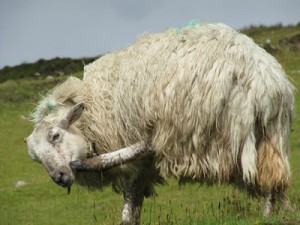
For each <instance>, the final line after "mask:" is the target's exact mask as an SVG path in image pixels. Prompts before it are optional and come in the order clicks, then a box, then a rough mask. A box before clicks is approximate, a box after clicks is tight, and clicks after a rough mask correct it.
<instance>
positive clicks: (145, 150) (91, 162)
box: [70, 141, 153, 172]
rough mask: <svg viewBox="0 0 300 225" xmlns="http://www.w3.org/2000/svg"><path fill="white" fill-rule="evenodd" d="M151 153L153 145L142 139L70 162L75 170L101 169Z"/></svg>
mask: <svg viewBox="0 0 300 225" xmlns="http://www.w3.org/2000/svg"><path fill="white" fill-rule="evenodd" d="M152 154H153V147H152V145H150V144H149V143H146V142H144V141H141V142H138V143H136V144H134V145H131V146H129V147H126V148H122V149H120V150H117V151H114V152H110V153H105V154H101V155H99V156H96V157H94V158H88V159H84V160H76V161H72V162H70V166H71V168H72V169H74V170H77V171H95V172H96V171H101V170H105V169H110V168H113V167H116V166H120V165H123V164H126V163H129V162H132V161H135V160H138V159H141V158H145V157H147V156H150V155H152Z"/></svg>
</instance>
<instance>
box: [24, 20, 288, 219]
mask: <svg viewBox="0 0 300 225" xmlns="http://www.w3.org/2000/svg"><path fill="white" fill-rule="evenodd" d="M293 114H294V87H293V86H292V85H291V84H290V82H289V81H288V79H287V77H286V75H285V73H284V71H283V69H282V67H281V66H280V65H279V63H278V62H277V61H276V60H275V58H274V57H272V56H271V55H269V54H268V53H267V52H266V51H265V50H263V49H262V48H260V47H259V46H258V45H256V44H255V43H254V42H253V41H252V40H251V39H250V38H248V37H246V36H245V35H243V34H240V33H238V32H236V31H234V30H233V29H231V28H229V27H227V26H225V25H222V24H205V25H204V24H203V25H201V24H193V26H188V27H184V28H181V29H169V30H167V31H165V32H162V33H157V34H147V35H144V36H142V37H140V38H139V39H138V41H137V43H135V44H134V45H132V46H129V47H127V48H124V49H121V50H119V51H116V52H113V53H110V54H107V55H105V56H103V57H101V58H99V59H98V60H96V61H95V62H93V63H91V64H90V65H88V66H86V67H85V68H84V77H83V79H82V80H80V79H77V78H69V79H68V80H66V81H65V82H64V83H62V84H61V85H59V86H57V87H56V88H54V89H53V90H52V91H51V92H50V93H49V95H47V96H46V97H45V98H44V99H43V100H42V101H41V102H40V103H39V105H38V106H37V108H36V110H35V112H34V114H33V117H34V121H35V128H34V131H33V133H32V134H31V135H30V136H29V138H28V139H27V142H28V146H29V154H30V155H31V157H32V158H33V159H34V160H36V161H38V162H41V163H42V164H43V165H44V166H45V167H46V169H47V170H48V172H49V175H50V176H51V178H52V179H53V180H54V181H55V182H56V183H58V184H59V185H61V186H64V187H68V188H69V187H70V186H71V185H72V183H73V181H74V179H75V177H76V180H77V182H78V183H79V184H81V185H84V186H87V187H89V188H91V189H93V188H99V187H101V186H102V185H106V184H108V183H112V184H113V187H114V188H115V189H116V190H117V191H119V192H121V193H123V195H124V209H123V213H122V221H123V223H124V224H132V223H134V224H139V218H140V209H141V207H142V203H143V199H144V197H148V196H151V195H152V194H153V193H154V188H153V185H154V184H156V183H162V182H163V178H165V177H167V176H175V177H177V178H184V179H191V180H194V181H199V182H208V183H215V182H216V183H234V184H236V185H238V186H239V187H244V188H245V189H247V190H249V191H250V192H251V193H254V194H260V195H262V196H264V197H265V209H264V210H265V211H264V212H265V214H270V213H271V209H272V204H274V203H275V200H276V199H279V200H281V202H282V203H283V205H284V207H288V199H287V197H286V196H285V194H284V193H285V190H286V188H287V187H288V185H289V183H290V179H291V172H290V164H289V133H290V128H291V123H292V120H293ZM118 149H121V150H118ZM117 150H118V151H117ZM95 155H98V156H95ZM90 157H92V158H90ZM70 163H71V165H72V168H71V167H70ZM74 169H77V170H78V171H77V172H75V170H74ZM79 171H81V172H79ZM84 171H85V172H84Z"/></svg>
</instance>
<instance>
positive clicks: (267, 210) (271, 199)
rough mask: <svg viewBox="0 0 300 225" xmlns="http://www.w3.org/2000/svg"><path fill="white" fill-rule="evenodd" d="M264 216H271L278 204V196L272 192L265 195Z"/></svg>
mask: <svg viewBox="0 0 300 225" xmlns="http://www.w3.org/2000/svg"><path fill="white" fill-rule="evenodd" d="M264 200H265V204H264V215H265V216H270V215H271V214H272V212H273V210H274V207H275V204H276V196H275V193H274V192H272V191H269V192H266V193H265V195H264Z"/></svg>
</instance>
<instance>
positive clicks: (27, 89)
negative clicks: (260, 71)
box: [0, 26, 300, 225]
mask: <svg viewBox="0 0 300 225" xmlns="http://www.w3.org/2000/svg"><path fill="white" fill-rule="evenodd" d="M242 32H243V33H245V34H247V35H249V36H251V37H253V39H254V40H255V41H256V42H257V43H258V44H259V45H261V46H262V47H264V48H265V49H266V50H267V51H269V52H270V53H271V54H273V55H274V56H275V57H276V58H277V59H278V61H279V62H280V63H281V64H282V65H283V67H284V69H285V70H286V72H287V74H288V76H289V77H290V78H291V80H292V82H293V83H294V85H295V86H296V87H297V89H300V51H299V43H300V42H299V36H300V27H299V26H297V27H281V26H276V27H268V28H265V27H260V28H254V27H253V28H249V29H246V30H243V31H242ZM55 60H57V61H45V62H44V63H45V64H47V65H48V66H49V67H51V68H52V70H51V71H60V70H62V71H67V70H64V66H63V67H62V68H61V67H59V66H57V67H56V65H60V63H59V61H60V60H59V59H55ZM71 61H72V60H71ZM53 62H57V64H56V63H53ZM40 63H41V62H40V61H39V62H37V63H36V64H31V65H28V64H26V65H20V66H18V67H15V68H9V70H10V71H14V72H10V73H9V72H7V73H4V72H3V70H2V71H0V79H1V83H0V106H1V107H0V154H1V156H2V157H1V158H0V171H1V172H0V181H1V182H0V224H1V225H2V224H3V225H4V224H5V225H7V224H12V225H13V224H20V225H25V224H28V225H29V224H34V225H35V224H43V225H47V224H49V225H50V224H51V225H52V224H66V225H67V224H73V225H81V224H108V225H111V224H118V222H119V219H120V215H121V209H122V202H123V200H122V196H120V195H117V194H115V193H113V192H112V191H111V188H110V187H107V188H105V189H104V190H103V192H101V191H96V192H93V193H90V192H88V191H87V190H85V189H82V188H80V187H78V186H74V187H73V189H72V191H71V194H70V195H67V191H66V190H65V189H63V188H61V187H59V186H57V185H56V184H54V183H53V182H52V180H51V179H50V178H49V176H48V174H47V172H46V171H45V169H43V167H42V166H41V165H39V164H36V163H33V162H32V161H31V160H30V159H29V156H28V153H27V147H26V145H25V144H24V143H23V138H24V137H26V136H27V135H28V134H30V132H31V130H32V125H31V123H30V122H29V121H28V120H27V116H28V114H29V113H30V112H31V111H32V109H33V108H34V106H35V104H36V102H37V100H38V99H39V95H40V94H44V93H45V91H47V90H49V89H51V88H52V87H53V86H55V85H56V84H57V83H59V82H61V81H62V80H64V79H66V77H67V76H66V75H64V76H57V75H55V76H53V77H52V78H51V79H50V78H47V77H46V75H50V73H49V74H47V73H46V72H42V71H48V69H45V70H42V69H40V68H42V66H41V67H40ZM52 63H53V64H52ZM67 64H70V62H69V63H66V65H67ZM24 68H26V69H24ZM37 68H39V69H37ZM80 68H82V67H80ZM23 69H24V71H23ZM5 70H8V69H7V68H6V69H5ZM80 70H81V69H76V70H74V71H71V72H70V73H72V75H75V76H77V77H81V76H82V71H80ZM25 71H26V72H25ZM37 71H38V72H39V73H42V74H45V76H34V75H32V74H34V73H35V72H37ZM68 73H69V72H65V74H68ZM13 74H17V75H13ZM51 75H53V73H52V72H51ZM1 76H2V77H1ZM295 107H296V114H297V115H296V118H295V122H294V125H293V131H292V134H291V143H292V152H291V165H292V170H293V175H292V176H293V182H292V185H291V187H290V189H289V191H288V195H289V197H290V198H291V201H292V204H293V205H294V207H295V209H296V210H295V212H291V213H285V212H281V211H280V212H278V214H277V215H275V216H273V217H270V218H264V217H263V216H262V214H261V211H262V207H263V201H262V200H261V199H260V200H257V199H250V198H249V197H248V196H247V195H246V194H245V193H243V192H240V191H238V190H236V189H234V188H232V187H231V186H223V185H221V186H213V187H208V186H206V185H204V186H199V185H198V184H187V185H185V186H182V187H180V186H178V184H177V181H175V180H173V179H170V180H168V184H167V185H165V186H160V187H157V193H158V196H156V197H155V198H152V199H146V200H145V204H144V207H143V216H142V217H143V218H142V221H143V224H151V225H154V224H182V225H184V224H245V225H246V224H247V225H248V224H249V225H250V224H252V225H253V224H265V225H267V224H268V225H271V224H274V225H275V224H300V174H299V172H298V167H299V162H300V138H299V134H300V116H299V113H298V112H299V111H300V96H299V92H297V93H296V102H295ZM22 182H23V184H24V182H25V185H23V186H22Z"/></svg>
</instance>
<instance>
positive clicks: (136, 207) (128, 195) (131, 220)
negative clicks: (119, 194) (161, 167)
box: [121, 180, 145, 225]
mask: <svg viewBox="0 0 300 225" xmlns="http://www.w3.org/2000/svg"><path fill="white" fill-rule="evenodd" d="M144 189H145V185H144V182H142V181H140V180H136V181H135V182H134V183H133V184H131V185H128V186H127V187H126V188H125V189H124V190H123V196H124V207H123V211H122V222H121V224H122V225H139V224H140V217H141V209H142V205H143V201H144Z"/></svg>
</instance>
